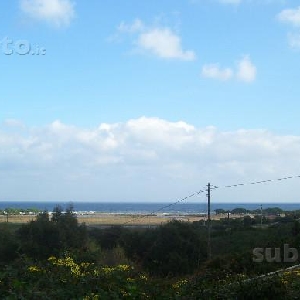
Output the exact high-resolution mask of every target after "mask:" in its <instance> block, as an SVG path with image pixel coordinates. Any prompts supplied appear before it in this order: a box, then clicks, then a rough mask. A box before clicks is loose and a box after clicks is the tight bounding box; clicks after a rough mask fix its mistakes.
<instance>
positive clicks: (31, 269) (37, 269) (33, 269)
mask: <svg viewBox="0 0 300 300" xmlns="http://www.w3.org/2000/svg"><path fill="white" fill-rule="evenodd" d="M28 271H29V272H40V271H41V269H40V268H38V267H37V266H30V267H29V268H28Z"/></svg>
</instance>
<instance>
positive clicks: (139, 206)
mask: <svg viewBox="0 0 300 300" xmlns="http://www.w3.org/2000/svg"><path fill="white" fill-rule="evenodd" d="M70 204H72V205H73V208H74V211H78V212H99V213H111V214H154V213H157V214H160V213H162V214H173V215H174V214H176V215H193V214H205V213H206V212H207V204H206V203H203V202H202V203H195V202H193V203H188V202H184V203H177V204H175V203H163V202H151V203H149V202H84V201H82V202H60V201H57V202H55V201H51V202H37V201H0V210H5V209H6V208H17V209H33V208H34V209H38V210H40V211H48V212H51V211H53V209H54V208H55V207H56V206H57V205H59V206H61V207H62V209H63V210H64V209H66V208H67V207H68V206H69V205H70ZM238 207H239V208H245V209H247V210H255V209H260V208H261V207H262V208H263V209H266V208H270V207H279V208H281V209H282V210H284V211H293V210H300V203H262V204H260V203H211V212H212V213H214V211H215V210H216V209H224V210H226V211H228V210H232V209H234V208H238Z"/></svg>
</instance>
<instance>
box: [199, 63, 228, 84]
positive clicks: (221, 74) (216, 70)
mask: <svg viewBox="0 0 300 300" xmlns="http://www.w3.org/2000/svg"><path fill="white" fill-rule="evenodd" d="M202 75H203V76H204V77H207V78H212V79H219V80H224V81H226V80H229V79H231V78H232V76H233V71H232V70H231V69H230V68H225V69H221V68H220V67H219V65H218V64H210V65H204V66H203V67H202Z"/></svg>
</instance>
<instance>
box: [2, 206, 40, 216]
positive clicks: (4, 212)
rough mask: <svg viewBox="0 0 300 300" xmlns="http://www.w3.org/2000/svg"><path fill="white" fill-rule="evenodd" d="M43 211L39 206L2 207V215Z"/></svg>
mask: <svg viewBox="0 0 300 300" xmlns="http://www.w3.org/2000/svg"><path fill="white" fill-rule="evenodd" d="M40 212H41V211H40V210H39V209H37V208H34V207H32V208H14V207H7V208H5V209H0V215H21V214H25V215H29V214H38V213H40Z"/></svg>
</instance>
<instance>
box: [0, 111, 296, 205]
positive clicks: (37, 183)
mask: <svg viewBox="0 0 300 300" xmlns="http://www.w3.org/2000/svg"><path fill="white" fill-rule="evenodd" d="M2 124H3V123H2ZM0 149H1V151H0V179H1V182H2V190H1V197H6V198H7V197H8V198H9V199H14V200H20V199H27V200H30V199H37V200H51V199H52V200H57V199H63V200H68V201H70V200H106V201H109V200H119V201H120V200H128V201H129V200H131V201H133V200H173V199H174V198H178V196H184V195H185V193H189V192H191V191H193V190H198V189H199V188H200V187H201V184H202V185H205V184H206V183H207V182H208V181H212V182H213V183H214V184H216V185H223V184H228V183H229V184H232V183H237V182H241V181H242V182H247V181H252V180H263V179H269V178H271V179H272V178H277V177H282V175H284V176H285V175H289V174H292V175H293V174H297V173H298V171H299V167H300V158H299V151H300V136H288V135H285V136H284V135H276V134H274V133H272V132H269V131H267V130H245V129H241V130H236V131H222V130H218V129H217V128H215V127H205V128H197V127H195V126H193V125H192V124H188V123H187V122H184V121H178V122H169V121H167V120H163V119H159V118H147V117H141V118H138V119H132V120H128V121H127V122H122V123H112V124H108V123H102V124H100V125H99V126H98V127H96V128H80V127H77V126H73V125H68V124H64V123H63V122H61V121H59V120H57V121H54V122H52V123H51V124H49V125H47V126H44V127H34V128H30V127H26V128H20V127H13V128H7V126H6V125H2V126H1V127H0ZM290 190H295V189H290ZM277 194H278V193H277ZM251 195H252V194H251ZM268 196H270V195H268V193H265V194H264V198H267V197H268ZM286 196H287V195H285V198H284V199H281V201H283V200H286ZM292 196H293V195H291V197H292ZM294 196H295V195H294ZM296 196H297V195H296ZM173 197H174V198H173ZM230 197H231V196H228V197H227V196H226V197H225V196H224V198H222V199H219V200H224V201H226V200H228V201H230V200H232V198H230ZM240 197H241V198H240V199H239V201H242V200H244V201H246V200H249V198H247V193H246V194H244V196H243V197H244V198H242V196H240ZM260 197H263V196H262V195H261V196H260ZM270 197H271V196H270ZM172 198H173V199H172ZM293 199H294V198H293ZM293 199H291V198H289V200H293ZM259 200H262V198H260V199H259ZM268 200H269V201H272V200H274V199H268ZM279 200H280V199H279Z"/></svg>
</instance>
